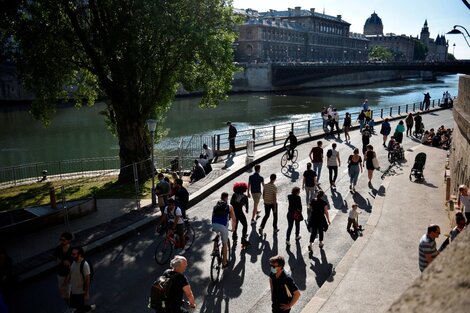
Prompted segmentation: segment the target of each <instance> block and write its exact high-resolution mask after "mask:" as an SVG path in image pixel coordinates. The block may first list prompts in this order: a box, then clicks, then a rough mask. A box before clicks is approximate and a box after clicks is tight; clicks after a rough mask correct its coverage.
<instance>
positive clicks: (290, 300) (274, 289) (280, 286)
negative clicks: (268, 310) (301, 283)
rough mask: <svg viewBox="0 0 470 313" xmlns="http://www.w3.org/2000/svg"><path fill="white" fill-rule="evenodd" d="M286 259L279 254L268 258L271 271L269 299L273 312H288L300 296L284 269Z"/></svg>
mask: <svg viewBox="0 0 470 313" xmlns="http://www.w3.org/2000/svg"><path fill="white" fill-rule="evenodd" d="M285 264H286V261H285V260H284V257H282V256H280V255H276V256H273V257H271V258H270V259H269V265H270V266H271V273H270V274H269V286H270V287H271V288H270V289H271V301H272V306H271V307H272V312H273V313H289V312H290V310H291V308H292V307H293V306H294V305H295V303H296V302H297V300H299V298H300V291H299V288H298V287H297V285H296V284H295V282H294V280H293V279H292V277H291V276H290V275H288V274H287V273H286V271H285V270H284V266H285Z"/></svg>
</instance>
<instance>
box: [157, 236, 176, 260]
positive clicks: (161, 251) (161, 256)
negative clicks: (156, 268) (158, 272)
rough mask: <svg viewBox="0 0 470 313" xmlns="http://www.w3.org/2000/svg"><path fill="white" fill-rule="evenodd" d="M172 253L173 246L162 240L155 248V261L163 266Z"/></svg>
mask: <svg viewBox="0 0 470 313" xmlns="http://www.w3.org/2000/svg"><path fill="white" fill-rule="evenodd" d="M172 253H173V245H172V244H171V242H169V241H168V240H166V239H163V240H162V241H160V242H159V243H158V244H157V247H156V248H155V261H156V262H157V263H158V264H161V265H163V264H165V263H166V262H168V260H169V259H170V257H171V254H172Z"/></svg>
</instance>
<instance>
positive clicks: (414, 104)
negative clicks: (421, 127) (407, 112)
mask: <svg viewBox="0 0 470 313" xmlns="http://www.w3.org/2000/svg"><path fill="white" fill-rule="evenodd" d="M413 112H416V102H415V103H413Z"/></svg>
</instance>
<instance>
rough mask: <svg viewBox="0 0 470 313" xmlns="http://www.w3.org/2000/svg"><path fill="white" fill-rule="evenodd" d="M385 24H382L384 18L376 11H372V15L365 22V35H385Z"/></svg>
mask: <svg viewBox="0 0 470 313" xmlns="http://www.w3.org/2000/svg"><path fill="white" fill-rule="evenodd" d="M383 34H384V26H383V24H382V19H381V18H380V17H379V16H378V15H377V14H376V13H375V11H374V13H372V14H371V16H370V17H369V18H368V19H367V20H366V23H365V24H364V35H366V36H367V35H383Z"/></svg>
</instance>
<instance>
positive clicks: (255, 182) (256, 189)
mask: <svg viewBox="0 0 470 313" xmlns="http://www.w3.org/2000/svg"><path fill="white" fill-rule="evenodd" d="M260 171H261V165H259V164H256V165H255V172H254V173H253V174H251V175H250V177H248V198H250V197H251V196H253V214H252V216H251V224H254V223H256V217H257V216H259V214H260V213H261V211H259V210H258V204H259V200H260V199H261V187H263V189H264V178H263V176H261V175H260V174H259V172H260Z"/></svg>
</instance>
